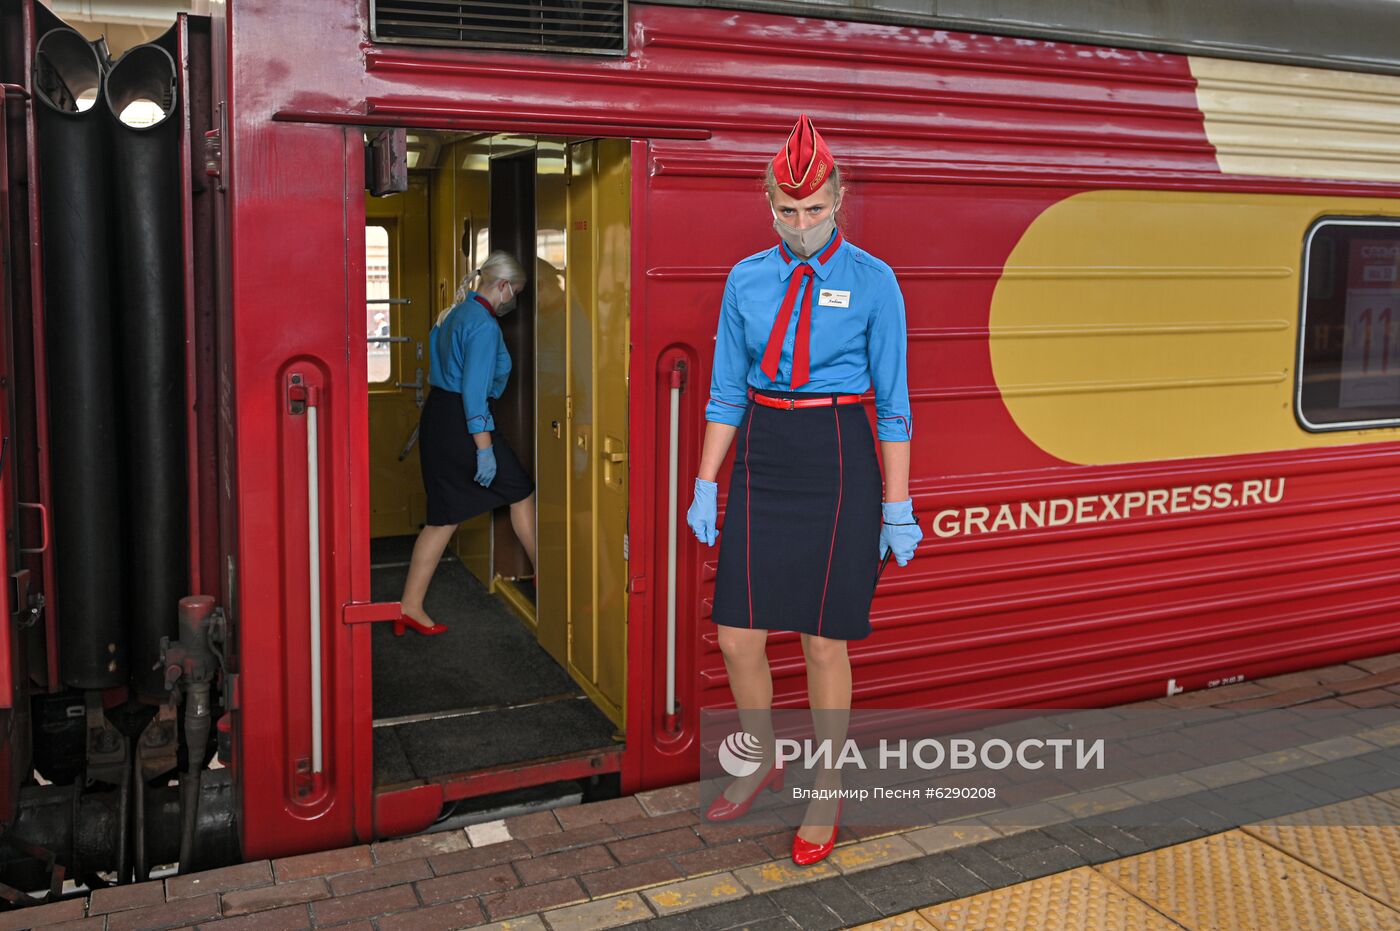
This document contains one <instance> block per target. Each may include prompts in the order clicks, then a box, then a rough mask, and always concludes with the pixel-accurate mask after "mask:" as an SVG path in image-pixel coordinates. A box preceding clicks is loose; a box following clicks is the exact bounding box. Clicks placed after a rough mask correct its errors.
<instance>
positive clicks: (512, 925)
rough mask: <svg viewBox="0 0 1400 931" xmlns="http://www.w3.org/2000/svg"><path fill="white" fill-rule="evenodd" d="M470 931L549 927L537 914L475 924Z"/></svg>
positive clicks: (522, 930)
mask: <svg viewBox="0 0 1400 931" xmlns="http://www.w3.org/2000/svg"><path fill="white" fill-rule="evenodd" d="M472 931H549V928H548V927H547V926H546V925H545V923H544V919H543V918H541V917H540V916H539V915H521V916H519V917H518V918H511V919H509V920H508V921H493V922H491V923H490V924H484V925H477V926H476V927H475V928H474V929H472Z"/></svg>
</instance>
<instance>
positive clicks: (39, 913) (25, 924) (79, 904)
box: [0, 899, 87, 931]
mask: <svg viewBox="0 0 1400 931" xmlns="http://www.w3.org/2000/svg"><path fill="white" fill-rule="evenodd" d="M86 914H87V900H86V899H67V900H65V901H62V902H51V903H49V904H48V905H33V906H30V907H29V908H20V909H15V910H14V911H12V912H0V931H25V929H27V928H40V927H43V926H44V925H52V924H58V923H59V922H60V921H76V920H79V919H81V918H82V917H83V916H84V915H86Z"/></svg>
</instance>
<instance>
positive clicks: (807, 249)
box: [773, 208, 836, 259]
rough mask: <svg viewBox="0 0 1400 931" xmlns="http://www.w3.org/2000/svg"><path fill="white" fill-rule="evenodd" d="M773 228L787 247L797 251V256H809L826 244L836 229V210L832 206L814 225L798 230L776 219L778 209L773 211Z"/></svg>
mask: <svg viewBox="0 0 1400 931" xmlns="http://www.w3.org/2000/svg"><path fill="white" fill-rule="evenodd" d="M773 229H774V230H776V231H777V233H778V235H779V236H781V237H782V240H783V242H785V243H787V245H788V248H789V249H791V250H792V251H793V252H795V253H797V256H798V258H803V259H805V258H810V257H811V256H813V255H815V254H816V252H817V250H818V249H820V248H821V247H822V246H824V245H826V244H827V242H828V241H829V240H830V239H831V234H832V233H834V232H835V231H836V210H835V209H834V208H833V209H832V211H831V212H830V213H828V214H827V215H826V216H825V217H824V218H823V219H822V220H821V221H820V222H818V223H817V225H816V226H812V227H808V228H807V229H805V230H800V229H798V228H797V227H795V226H789V225H788V224H786V223H784V222H783V221H782V220H780V219H778V211H777V210H776V209H775V210H774V211H773Z"/></svg>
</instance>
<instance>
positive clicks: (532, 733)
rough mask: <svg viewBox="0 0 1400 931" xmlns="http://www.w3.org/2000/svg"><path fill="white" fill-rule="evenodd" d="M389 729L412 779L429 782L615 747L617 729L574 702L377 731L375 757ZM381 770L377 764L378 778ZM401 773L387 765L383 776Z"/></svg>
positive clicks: (594, 710) (582, 700)
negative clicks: (477, 770)
mask: <svg viewBox="0 0 1400 931" xmlns="http://www.w3.org/2000/svg"><path fill="white" fill-rule="evenodd" d="M385 730H388V731H392V732H393V738H394V739H395V740H396V741H397V743H398V746H399V747H401V748H402V751H403V754H404V759H405V761H406V762H407V764H408V766H409V767H411V769H412V772H413V775H414V777H416V778H419V779H429V778H432V777H434V776H445V775H449V774H451V773H459V772H466V771H468V770H474V769H487V768H489V767H492V766H501V765H503V764H506V763H519V762H523V761H525V760H535V759H543V758H544V757H551V756H560V755H562V754H566V753H578V752H580V751H583V750H596V749H598V748H601V747H611V746H613V739H612V737H613V731H614V728H613V724H612V722H611V721H609V720H608V718H607V716H606V715H604V714H603V713H602V712H601V711H599V710H598V709H597V708H595V707H593V703H592V702H590V701H588V700H587V699H585V698H570V699H563V700H560V701H554V702H546V703H544V704H539V705H526V706H525V707H523V708H507V709H501V710H498V711H486V712H482V713H480V714H470V715H462V716H458V717H450V718H438V719H434V720H429V721H420V722H414V723H410V724H399V725H395V726H394V727H391V728H383V727H381V728H376V738H375V747H376V752H377V750H378V747H379V744H380V738H379V736H378V733H379V731H385ZM388 736H389V735H385V737H386V738H388ZM376 762H377V761H376ZM380 771H381V768H380V767H379V766H377V765H376V773H379V772H380ZM397 771H399V764H398V762H397V761H389V760H386V765H385V766H384V767H383V768H382V772H383V773H384V775H388V774H389V773H391V772H397ZM383 784H386V783H381V785H383Z"/></svg>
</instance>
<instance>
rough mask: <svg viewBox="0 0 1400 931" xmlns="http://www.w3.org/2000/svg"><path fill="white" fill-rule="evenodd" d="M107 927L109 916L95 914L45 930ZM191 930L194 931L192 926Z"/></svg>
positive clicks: (84, 930) (100, 929) (98, 930)
mask: <svg viewBox="0 0 1400 931" xmlns="http://www.w3.org/2000/svg"><path fill="white" fill-rule="evenodd" d="M106 927H107V917H106V916H105V915H94V916H93V917H91V918H77V919H74V920H73V921H60V922H59V923H58V924H55V925H44V931H103V929H104V928H106ZM190 931H194V929H193V926H190Z"/></svg>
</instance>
